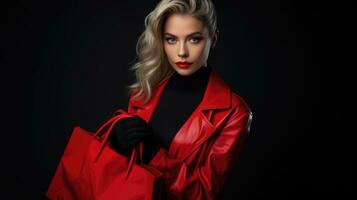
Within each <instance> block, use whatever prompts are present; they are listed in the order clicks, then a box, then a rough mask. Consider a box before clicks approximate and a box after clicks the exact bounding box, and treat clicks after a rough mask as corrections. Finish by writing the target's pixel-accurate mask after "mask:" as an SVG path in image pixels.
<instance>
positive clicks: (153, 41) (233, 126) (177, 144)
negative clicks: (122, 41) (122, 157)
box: [111, 0, 252, 199]
mask: <svg viewBox="0 0 357 200" xmlns="http://www.w3.org/2000/svg"><path fill="white" fill-rule="evenodd" d="M145 26H146V29H145V31H144V32H143V34H142V35H141V36H140V38H139V41H138V44H137V54H138V62H137V63H136V64H135V65H134V66H133V68H132V69H133V70H135V74H136V78H137V82H136V83H134V84H133V85H130V86H129V94H130V99H129V106H128V112H129V114H132V115H135V116H136V117H135V118H125V119H123V120H121V121H119V122H118V123H117V124H116V125H115V128H114V129H113V133H112V134H111V143H112V146H113V147H114V148H115V149H116V150H117V151H118V152H120V153H123V154H126V153H128V152H130V151H131V149H132V148H133V147H134V146H136V145H137V144H138V143H139V142H143V144H144V162H145V163H147V164H149V165H151V166H153V167H155V168H156V169H158V170H159V171H161V172H162V173H163V175H164V180H165V187H166V188H165V189H166V190H165V191H166V192H167V195H168V196H169V198H170V199H214V198H215V197H216V196H217V194H218V193H219V192H220V191H221V189H222V187H223V184H224V182H225V180H226V178H227V176H228V175H229V173H230V170H231V169H232V167H233V166H234V165H235V163H236V161H237V158H238V155H239V152H240V150H241V149H242V145H243V142H244V138H245V137H246V135H247V133H248V132H249V127H250V123H251V119H252V113H251V111H250V109H249V107H248V106H247V104H246V103H245V102H244V100H243V99H242V98H241V97H239V96H238V95H237V94H236V93H234V92H233V91H231V89H230V87H229V86H228V85H227V84H226V83H225V82H224V81H223V80H222V79H221V78H220V76H219V75H218V74H217V73H216V71H215V70H214V69H213V67H212V66H211V65H209V64H208V63H207V59H208V56H209V51H210V49H211V48H213V47H214V46H215V45H216V42H217V38H218V30H217V28H216V14H215V10H214V6H213V4H212V2H211V1H210V0H162V1H161V2H159V4H158V5H157V6H156V8H155V9H154V10H153V11H152V12H151V13H150V14H149V15H148V16H147V17H146V18H145Z"/></svg>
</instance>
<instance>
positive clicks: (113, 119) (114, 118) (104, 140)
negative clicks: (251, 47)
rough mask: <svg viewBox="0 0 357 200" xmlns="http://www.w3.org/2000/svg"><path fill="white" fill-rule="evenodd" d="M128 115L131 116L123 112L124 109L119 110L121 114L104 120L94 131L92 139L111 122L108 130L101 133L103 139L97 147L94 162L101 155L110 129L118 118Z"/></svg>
mask: <svg viewBox="0 0 357 200" xmlns="http://www.w3.org/2000/svg"><path fill="white" fill-rule="evenodd" d="M130 117H133V116H131V115H129V114H128V113H127V112H125V111H124V110H121V114H119V115H116V116H114V117H112V118H110V119H109V120H108V121H107V122H105V123H104V124H103V125H102V126H101V127H100V128H99V129H98V130H97V131H96V133H95V134H94V136H93V139H95V138H96V137H98V136H99V134H100V132H101V131H102V130H103V129H104V128H105V127H106V126H108V124H110V123H111V124H110V127H109V128H108V130H107V131H106V132H105V133H104V134H103V135H104V139H103V140H102V144H101V146H100V148H99V151H98V153H97V155H96V156H95V159H94V162H96V161H97V160H98V158H99V156H100V155H101V153H102V151H103V149H104V146H105V144H106V143H107V141H108V138H109V134H110V133H111V131H112V129H113V127H114V125H115V124H116V123H117V122H118V121H119V120H121V119H123V118H130Z"/></svg>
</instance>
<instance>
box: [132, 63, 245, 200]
mask: <svg viewBox="0 0 357 200" xmlns="http://www.w3.org/2000/svg"><path fill="white" fill-rule="evenodd" d="M167 83H168V80H165V81H164V82H162V83H161V84H159V85H158V86H157V87H156V88H155V89H154V90H153V96H152V98H151V100H150V101H149V102H148V103H147V104H145V105H143V102H142V101H140V100H133V99H132V96H133V95H131V97H130V100H129V106H128V112H129V114H136V115H139V116H140V117H141V118H143V119H144V120H145V121H147V122H148V121H149V120H150V117H151V115H152V114H153V111H154V110H155V108H156V106H157V103H158V100H159V98H160V96H161V94H162V92H163V90H164V89H165V86H166V84H167ZM251 120H252V112H251V111H250V109H249V107H248V105H247V104H246V103H245V102H244V100H243V99H242V98H241V97H239V96H238V95H237V94H235V93H234V92H233V91H231V90H230V88H229V86H228V85H227V84H226V83H225V82H224V81H223V80H222V79H221V78H220V77H219V75H218V74H217V72H216V71H215V70H214V69H212V73H211V75H210V78H209V81H208V85H207V89H206V91H205V94H204V97H203V99H202V101H201V103H200V105H199V106H198V107H197V108H196V110H195V111H194V112H193V113H192V115H191V116H190V117H189V118H188V120H187V121H186V122H185V123H184V124H183V125H182V127H181V128H180V130H179V131H178V132H177V134H176V135H175V137H174V139H173V140H172V142H171V145H170V148H169V150H168V151H166V150H165V149H163V148H161V149H160V150H159V151H158V153H157V154H156V155H155V156H154V158H153V159H152V160H151V162H150V163H149V165H151V166H153V167H155V168H156V169H158V170H159V171H161V172H162V173H163V174H164V180H165V182H166V187H167V188H166V191H168V196H169V198H170V199H194V200H198V199H214V197H216V196H217V194H218V193H219V192H220V191H221V189H222V186H223V184H224V182H225V180H226V178H227V176H228V175H229V172H230V170H231V169H232V167H233V166H234V165H235V163H236V161H237V158H238V155H239V153H240V151H241V149H242V146H243V143H244V139H245V136H246V135H247V133H248V132H249V128H250V123H251Z"/></svg>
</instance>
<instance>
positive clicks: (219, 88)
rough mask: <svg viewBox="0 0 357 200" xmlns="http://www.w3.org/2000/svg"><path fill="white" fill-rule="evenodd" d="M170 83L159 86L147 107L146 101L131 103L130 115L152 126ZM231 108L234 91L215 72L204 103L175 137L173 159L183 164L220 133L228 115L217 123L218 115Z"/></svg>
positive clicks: (171, 146)
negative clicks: (216, 114) (215, 118)
mask: <svg viewBox="0 0 357 200" xmlns="http://www.w3.org/2000/svg"><path fill="white" fill-rule="evenodd" d="M168 81H169V79H167V80H165V81H163V82H162V83H161V84H159V85H158V87H157V88H156V90H154V91H153V97H152V98H151V100H150V101H149V102H148V103H147V104H145V105H143V103H142V102H143V101H140V100H137V101H134V100H130V102H129V108H128V112H129V113H131V114H136V115H138V116H140V117H142V118H143V119H144V120H145V121H146V122H149V121H150V118H151V116H152V114H153V111H154V110H155V108H156V106H157V103H158V101H159V99H160V97H161V94H162V92H163V91H164V89H165V87H166V85H167V83H168ZM227 108H231V90H230V89H229V87H228V85H227V84H226V83H225V82H224V81H223V80H222V79H221V78H220V76H219V75H218V74H217V72H216V71H215V70H214V69H212V73H211V75H210V78H209V81H208V85H207V87H206V91H205V93H204V96H203V99H202V101H201V103H200V104H199V106H198V107H197V108H196V109H195V111H194V112H193V113H192V115H191V116H190V117H189V118H188V119H187V120H186V122H185V123H184V124H183V125H182V127H181V128H180V129H179V131H178V132H177V133H176V135H175V136H174V138H173V140H172V142H171V145H170V148H169V151H168V154H169V156H171V157H174V158H177V159H182V160H183V159H185V158H186V157H187V156H188V155H190V153H191V152H193V151H195V150H196V149H197V148H198V147H199V146H200V145H201V144H202V143H203V142H205V141H206V140H207V139H208V138H209V137H210V136H211V135H212V134H213V133H214V132H215V131H216V129H217V124H219V122H221V121H223V120H224V119H225V118H226V117H227V115H228V114H226V115H224V116H222V117H220V119H218V120H215V122H213V116H214V115H215V112H216V111H217V110H220V109H227Z"/></svg>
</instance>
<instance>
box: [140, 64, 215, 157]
mask: <svg viewBox="0 0 357 200" xmlns="http://www.w3.org/2000/svg"><path fill="white" fill-rule="evenodd" d="M211 71H212V67H211V66H210V65H207V67H201V68H200V69H198V70H197V71H196V72H194V73H193V74H191V75H188V76H183V75H180V74H178V73H177V72H175V73H174V74H173V75H172V77H171V79H170V80H169V82H168V83H167V85H166V88H165V90H164V91H163V93H162V94H161V97H160V99H159V102H158V105H157V107H156V109H155V110H154V112H153V114H152V116H151V118H150V121H149V123H150V125H151V127H152V129H153V132H154V135H155V136H154V137H155V141H156V144H146V145H145V147H144V148H145V150H144V152H143V153H144V155H143V157H144V163H148V162H149V161H150V160H151V159H152V157H153V156H154V155H155V154H156V152H157V151H158V149H159V148H160V147H163V148H164V149H166V150H168V149H169V147H170V144H171V141H172V139H173V138H174V137H175V135H176V133H177V132H178V131H179V129H180V128H181V126H182V125H183V124H184V123H185V122H186V120H187V119H188V118H189V117H190V115H191V114H192V113H193V111H194V110H195V109H196V108H197V106H198V105H199V104H200V102H201V101H202V98H203V96H204V93H205V91H206V87H207V83H208V79H209V76H210V73H211Z"/></svg>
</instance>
